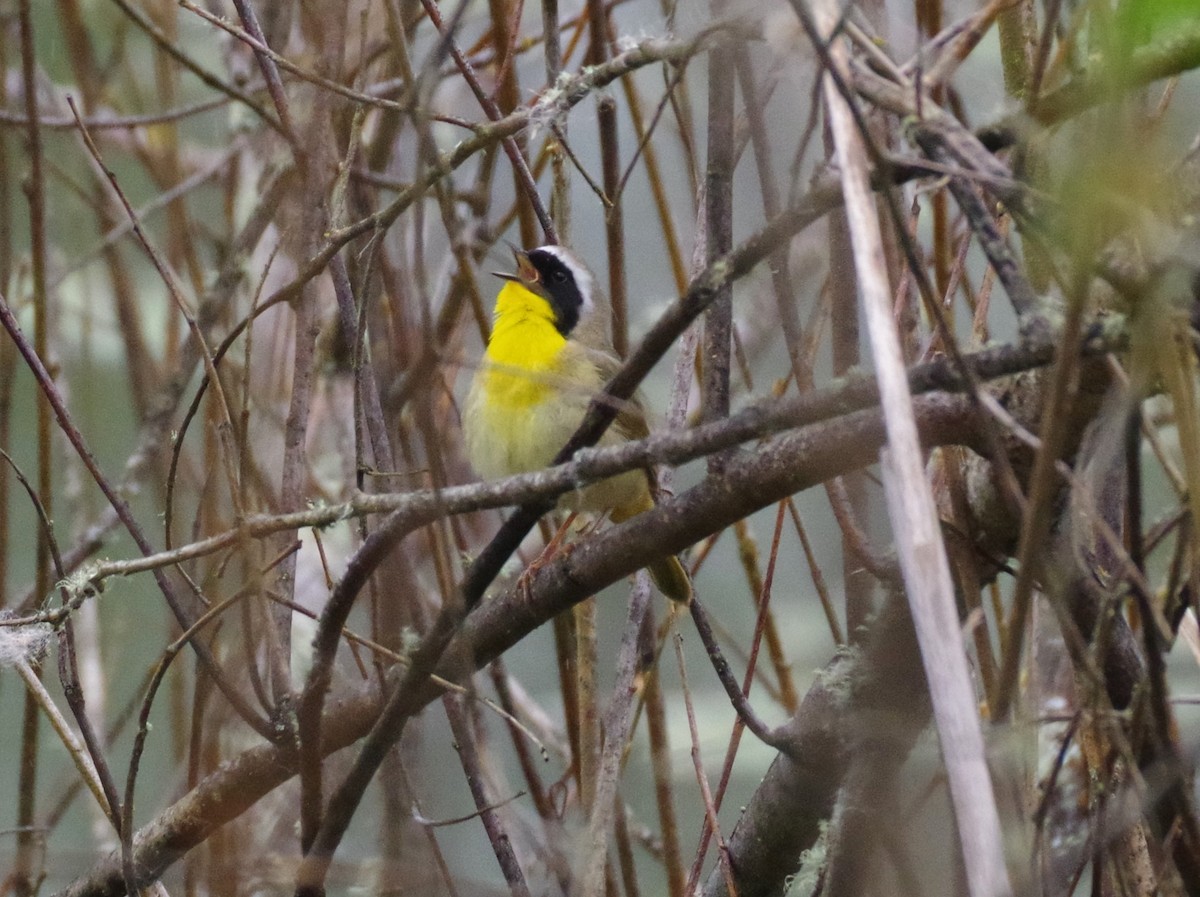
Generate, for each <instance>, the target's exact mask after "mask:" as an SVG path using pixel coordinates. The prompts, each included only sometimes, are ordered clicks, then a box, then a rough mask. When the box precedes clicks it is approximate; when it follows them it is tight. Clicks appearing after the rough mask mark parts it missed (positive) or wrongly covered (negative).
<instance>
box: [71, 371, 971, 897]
mask: <svg viewBox="0 0 1200 897" xmlns="http://www.w3.org/2000/svg"><path fill="white" fill-rule="evenodd" d="M916 408H917V414H918V422H919V424H920V426H921V432H922V435H923V438H924V440H925V444H926V445H927V446H932V445H940V444H947V443H967V444H973V443H974V442H975V441H976V435H977V434H976V420H975V416H974V414H973V413H972V412H971V410H970V408H969V405H968V402H967V400H966V399H963V398H959V397H951V396H946V395H940V394H939V395H931V396H925V397H922V398H918V399H917V401H916ZM882 442H883V424H882V421H881V419H880V416H879V413H878V412H877V411H861V412H857V413H855V414H852V415H848V416H846V417H845V418H841V419H839V420H837V421H834V422H831V423H825V424H820V425H814V426H809V427H804V428H802V429H799V430H796V431H793V432H790V433H787V434H785V435H783V436H780V437H779V438H777V439H775V440H774V441H772V442H770V443H768V444H767V445H766V446H764V447H763V448H761V449H759V450H757V451H755V452H754V453H753V454H750V453H741V454H735V455H733V456H732V457H731V459H730V463H729V465H728V467H727V469H726V472H725V473H724V475H722V476H720V477H712V478H709V479H707V480H705V481H704V482H702V483H701V484H700V485H698V486H696V487H694V488H693V489H691V490H689V491H687V492H685V493H683V494H681V495H679V496H677V497H676V498H674V499H672V500H670V501H667V502H664V503H663V504H661V505H659V506H658V507H657V508H656V509H655V510H653V511H648V512H646V513H645V514H641V515H639V516H637V517H635V518H633V519H632V520H630V521H628V522H627V523H625V524H622V525H621V526H618V527H613V528H612V529H610V530H607V531H605V532H603V533H601V534H598V535H597V536H596V537H594V538H592V539H589V540H588V541H586V542H584V543H582V544H581V545H579V546H578V547H577V548H576V549H575V550H574V551H572V552H571V553H569V554H568V555H565V556H561V555H560V556H559V557H558V558H557V559H556V560H554V561H552V562H551V563H549V564H548V565H547V566H545V567H544V568H542V569H541V570H540V571H539V572H538V573H537V574H536V575H534V576H533V577H532V579H531V581H530V587H529V590H528V592H527V593H526V592H525V591H524V590H510V591H509V592H508V593H506V594H504V595H498V596H496V597H495V598H493V599H491V600H488V601H485V602H484V603H482V604H481V605H480V606H479V607H478V608H476V609H475V611H474V612H473V613H472V614H471V615H470V616H469V617H468V618H467V620H466V622H465V624H464V625H463V627H462V630H461V631H460V632H459V633H458V635H457V636H456V637H455V639H454V641H453V642H452V643H451V645H450V647H449V649H448V650H447V651H446V652H445V657H446V658H469V659H470V663H471V666H472V667H474V668H475V669H479V668H481V667H483V666H484V665H486V664H487V663H489V662H491V661H492V660H493V659H494V658H496V657H498V656H499V655H500V654H502V653H503V652H504V651H506V650H508V649H509V648H511V647H512V646H513V645H515V644H516V643H517V642H519V641H520V640H521V639H523V638H525V636H527V635H528V634H529V633H531V632H533V631H534V630H535V629H536V628H538V627H539V626H541V625H542V624H543V623H545V622H546V621H548V620H550V619H551V618H552V617H553V616H554V615H555V614H557V613H560V612H561V611H563V610H565V609H566V608H568V607H570V606H571V605H572V604H574V603H576V602H577V601H579V600H580V599H581V598H582V597H584V596H586V595H589V594H593V593H595V592H597V591H599V590H600V589H602V588H604V587H605V586H607V585H609V584H611V583H613V582H615V581H616V580H618V579H620V578H622V577H623V576H626V575H628V574H629V573H632V572H633V571H635V570H638V569H641V568H642V567H644V566H645V565H646V563H647V562H648V561H649V560H651V559H653V558H654V557H658V556H661V555H662V554H664V553H666V552H670V551H677V550H679V549H680V548H682V547H684V546H686V545H690V544H692V543H694V542H697V541H699V540H700V539H702V538H704V537H705V536H706V535H708V534H710V533H712V532H716V531H717V530H719V529H721V528H723V527H725V526H728V525H729V524H731V523H732V522H733V521H735V520H737V519H739V518H740V517H743V516H745V515H747V514H749V513H752V512H753V511H755V510H758V509H759V508H762V507H765V506H767V505H769V504H772V503H774V502H776V501H779V500H780V499H781V498H783V497H784V496H787V495H791V494H793V493H794V492H797V491H800V490H802V489H806V488H809V487H811V486H814V485H817V484H818V483H820V482H822V481H824V480H825V479H828V478H829V477H832V476H836V475H838V474H841V473H845V472H847V471H848V470H852V469H854V468H856V467H858V466H862V465H864V464H868V463H871V462H872V461H873V460H874V459H875V456H876V455H877V453H878V451H879V447H880V445H881V444H882ZM453 666H454V664H453V663H451V662H450V661H449V660H444V661H443V663H442V664H441V665H440V666H439V667H438V674H439V675H440V674H442V673H446V675H447V678H455V677H456V676H457V675H461V674H462V672H463V671H462V670H461V669H457V670H456V669H452V667H453ZM439 693H440V690H439V689H438V687H437V686H436V685H434V684H432V683H429V682H426V683H425V684H424V685H423V686H422V687H421V688H420V689H418V690H416V691H414V692H413V693H411V694H409V695H405V696H404V699H403V701H402V702H400V706H399V707H398V710H399V712H400V715H401V719H402V720H403V719H407V718H408V717H411V716H412V715H413V714H415V713H416V712H418V711H419V710H420V709H421V708H422V707H424V706H425V705H426V704H427V703H429V702H430V701H431V700H433V699H434V698H436V697H437V696H438V695H439ZM379 711H380V706H379V702H378V697H377V695H376V694H374V693H367V694H362V695H358V696H356V697H353V698H350V699H346V700H342V701H334V702H333V703H332V705H331V707H330V709H329V710H328V711H327V714H326V720H325V722H324V725H323V726H322V732H323V737H322V739H321V746H320V750H321V753H322V754H324V755H328V754H329V753H332V752H333V751H337V750H340V749H342V748H344V747H346V746H348V745H350V744H353V743H354V742H355V741H357V740H358V739H360V738H362V737H363V736H364V735H365V734H366V733H367V732H368V731H370V730H371V728H372V727H373V726H375V725H377V723H378V722H379ZM297 768H298V757H297V754H296V752H295V751H294V750H291V749H289V748H287V747H275V746H273V745H261V746H259V747H255V748H251V749H250V750H248V751H245V752H244V753H242V754H240V755H239V756H237V757H236V758H234V759H232V760H230V761H229V762H228V763H226V764H224V765H223V766H221V767H220V768H219V769H217V770H216V771H214V772H213V773H212V774H210V775H209V776H208V777H207V778H206V779H204V781H202V782H201V783H200V784H199V785H198V786H197V787H196V788H195V789H193V790H192V791H191V792H190V793H188V794H187V795H186V796H184V797H183V798H182V799H181V800H180V801H178V802H177V803H176V804H174V805H173V806H172V807H170V808H168V809H167V810H166V811H164V812H163V813H162V814H161V815H160V816H159V817H158V819H156V820H155V821H154V822H152V823H150V824H149V825H147V826H146V827H144V828H143V829H142V830H141V831H140V832H138V833H137V835H136V836H135V838H134V860H135V863H136V866H137V869H138V870H139V873H140V875H141V878H140V880H139V882H140V883H148V882H150V881H152V880H153V879H155V878H157V877H159V876H160V875H161V874H162V873H163V872H164V871H165V870H166V869H167V868H168V867H169V866H170V865H171V864H172V863H174V862H175V861H177V860H178V859H179V858H180V857H182V856H183V855H184V854H185V853H186V852H187V851H188V850H190V849H191V848H192V847H195V846H197V845H198V844H201V843H203V842H204V841H205V840H206V839H207V838H208V837H210V836H211V835H212V834H213V832H215V831H216V830H217V829H218V828H220V827H221V826H222V825H224V824H225V823H226V822H229V821H230V820H232V819H234V818H236V817H237V816H238V815H240V814H241V813H243V812H245V811H246V810H248V809H249V808H250V807H252V806H253V805H254V803H255V802H256V801H257V800H259V799H260V798H261V797H263V796H264V795H265V794H267V793H268V792H270V791H271V790H272V789H274V788H276V787H278V786H279V785H281V784H282V783H283V782H285V781H287V780H288V779H289V778H291V777H292V776H293V775H295V774H296V772H297ZM122 893H124V880H123V878H122V874H121V864H120V859H119V857H118V856H116V855H110V856H109V857H106V858H105V859H104V860H102V861H100V862H99V863H97V864H96V866H95V867H93V869H92V870H91V872H90V873H88V874H87V875H86V876H84V877H82V878H80V879H79V880H77V881H76V882H74V883H73V884H72V885H71V886H70V887H68V888H67V889H66V890H64V891H62V892H61V897H117V895H119V894H122Z"/></svg>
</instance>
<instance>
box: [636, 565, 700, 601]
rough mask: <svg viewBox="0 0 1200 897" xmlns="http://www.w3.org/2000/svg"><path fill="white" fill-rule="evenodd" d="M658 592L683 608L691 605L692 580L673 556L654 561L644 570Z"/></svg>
mask: <svg viewBox="0 0 1200 897" xmlns="http://www.w3.org/2000/svg"><path fill="white" fill-rule="evenodd" d="M646 569H647V570H648V571H650V578H651V579H653V580H654V584H655V585H656V586H658V590H659V591H660V592H662V593H663V594H664V595H666V596H667V597H668V598H670V599H671V600H672V601H675V602H678V603H679V604H682V605H684V606H687V605H689V604H691V603H692V579H691V577H690V576H688V575H687V571H686V570H684V569H683V564H682V563H680V561H679V558H677V557H675V555H673V554H672V555H669V556H668V557H665V558H662V559H660V560H657V561H655V562H654V563H652V564H651V565H650V566H649V567H647V568H646Z"/></svg>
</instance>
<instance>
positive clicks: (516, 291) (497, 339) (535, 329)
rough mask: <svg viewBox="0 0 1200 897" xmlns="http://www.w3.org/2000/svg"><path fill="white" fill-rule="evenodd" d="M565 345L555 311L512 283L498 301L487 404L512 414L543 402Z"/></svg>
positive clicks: (490, 349)
mask: <svg viewBox="0 0 1200 897" xmlns="http://www.w3.org/2000/svg"><path fill="white" fill-rule="evenodd" d="M566 344H567V339H566V337H564V336H563V335H562V334H561V333H559V332H558V329H557V328H556V327H555V326H554V309H552V308H551V307H550V303H549V302H547V301H546V300H545V299H543V298H542V297H541V296H539V295H538V294H537V293H535V292H533V291H532V290H530V289H528V288H526V287H525V286H524V285H522V284H520V283H517V282H515V281H511V280H510V281H508V282H507V283H506V284H505V285H504V287H503V288H502V289H501V290H500V295H498V296H497V297H496V310H495V324H494V326H493V327H492V338H491V340H489V341H488V347H487V360H488V362H489V363H490V364H491V368H490V369H489V370H488V371H487V372H486V374H485V375H484V376H485V377H486V378H487V382H486V385H485V386H484V389H485V390H486V391H487V395H488V400H489V402H491V403H494V404H495V405H501V406H506V407H508V408H526V407H529V406H530V405H536V404H538V403H540V402H544V401H545V400H546V398H547V395H548V392H549V391H550V390H551V389H552V388H553V382H554V381H555V380H556V379H557V378H556V376H555V375H556V373H557V368H558V360H559V355H560V354H561V353H562V350H563V347H564V346H566Z"/></svg>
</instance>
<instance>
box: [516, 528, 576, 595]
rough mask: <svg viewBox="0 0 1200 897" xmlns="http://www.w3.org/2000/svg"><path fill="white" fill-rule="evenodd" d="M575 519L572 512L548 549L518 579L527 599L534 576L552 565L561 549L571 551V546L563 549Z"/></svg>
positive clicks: (519, 586)
mask: <svg viewBox="0 0 1200 897" xmlns="http://www.w3.org/2000/svg"><path fill="white" fill-rule="evenodd" d="M575 517H576V512H575V511H572V512H571V513H570V515H569V516H568V517H567V519H566V520H565V521H564V522H563V524H562V526H560V527H559V528H558V529H557V530H556V531H555V533H554V535H553V536H552V537H551V539H550V541H549V542H547V543H546V547H545V548H543V549H542V551H541V553H540V554H539V555H538V556H537V557H535V558H534V559H533V561H532V562H530V564H529V566H528V567H526V568H525V569H524V570H523V571H522V572H521V575H520V576H519V577H518V578H517V588H518V589H520V590H521V593H522V594H523V595H524V596H525V597H526V598H528V597H529V583H530V581H531V580H532V579H533V577H534V575H535V574H536V573H537V572H538V571H539V570H541V569H542V568H543V567H545V566H546V565H547V564H548V563H550V560H551V558H553V557H554V556H555V555H556V554H558V552H559V550H560V549H561V550H563V551H567V552H569V551H570V550H571V548H572V546H571V545H567V546H566V547H565V548H562V541H563V539H565V538H566V535H567V532H568V531H569V530H570V529H571V524H572V523H574V522H575Z"/></svg>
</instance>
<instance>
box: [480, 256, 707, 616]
mask: <svg viewBox="0 0 1200 897" xmlns="http://www.w3.org/2000/svg"><path fill="white" fill-rule="evenodd" d="M511 249H512V251H513V256H514V258H515V260H516V267H517V270H516V272H515V273H511V274H508V273H500V272H496V273H497V276H499V277H501V278H503V280H504V281H505V282H504V285H503V286H502V287H501V288H500V292H499V293H498V294H497V296H496V306H495V309H494V311H493V313H492V317H493V324H492V334H491V337H490V339H489V340H488V345H487V350H486V352H485V354H484V359H483V363H482V364H481V365H480V366H479V368H478V369H477V370H476V372H475V376H474V378H473V380H472V383H471V388H470V391H469V392H468V394H467V401H466V404H465V406H464V412H463V432H464V441H465V447H466V453H467V458H468V460H469V461H470V462H471V466H472V467H474V468H475V471H476V472H477V473H478V474H479V475H480V476H483V477H485V478H493V477H504V476H511V475H512V474H517V473H527V472H530V471H534V470H540V469H542V468H544V467H547V466H549V465H550V464H551V462H552V461H553V460H554V456H555V455H556V454H557V453H558V451H559V449H561V448H562V447H563V445H565V444H566V442H567V440H568V439H569V438H570V437H571V435H572V434H573V433H574V432H575V431H576V430H577V429H578V428H579V425H580V423H581V422H582V421H583V417H584V414H585V413H586V412H587V408H588V405H589V404H590V403H591V400H592V399H593V398H594V397H595V396H596V395H597V394H599V393H600V392H601V391H602V390H603V388H604V385H605V384H606V383H607V382H608V381H609V380H610V379H612V377H613V375H614V374H615V373H616V372H617V370H618V369H619V368H620V366H621V360H620V358H618V356H617V354H616V352H615V351H614V350H613V348H612V336H611V323H610V321H611V308H610V305H609V302H608V298H607V297H606V296H605V295H604V293H603V291H602V290H601V289H600V288H599V286H598V285H597V283H596V278H595V276H594V275H593V274H592V272H591V271H590V270H589V269H588V267H587V265H585V264H584V263H583V261H582V260H580V259H579V258H578V257H577V256H576V255H575V254H574V253H572V252H571V251H570V250H568V249H566V248H565V247H562V246H555V245H549V246H539V247H538V248H536V249H530V250H528V251H525V250H523V249H519V248H517V247H516V246H511ZM649 432H650V429H649V425H648V423H647V419H646V414H645V411H644V409H643V405H642V402H641V400H640V398H639V397H636V396H635V397H634V398H633V399H631V400H630V401H628V402H626V403H624V404H622V406H621V408H620V410H619V411H618V412H617V416H616V419H615V420H614V421H613V423H612V424H611V425H610V426H609V428H608V429H607V430H606V431H605V433H604V435H603V436H602V437H601V438H600V442H599V444H600V445H601V446H612V445H619V444H621V443H623V442H628V441H631V440H635V439H641V438H643V437H645V436H647V435H649ZM652 476H653V474H652V472H651V471H649V470H644V469H641V470H630V471H626V472H625V473H620V474H617V475H616V476H613V477H609V478H608V479H605V480H601V481H600V482H598V483H592V484H590V485H588V486H585V487H583V488H582V489H578V490H575V491H574V492H571V493H567V494H566V495H564V496H563V498H562V499H560V502H559V504H560V507H564V508H566V509H568V510H572V511H583V512H587V513H592V514H604V513H606V512H607V513H608V516H609V519H611V520H612V521H613V522H614V523H621V522H622V521H624V520H628V519H629V518H631V517H633V516H635V515H637V514H640V513H642V512H643V511H648V510H650V509H651V508H653V507H654V493H653V491H652V489H651V482H652V480H651V477H652ZM647 570H648V571H649V573H650V577H651V579H653V581H654V583H655V585H657V586H658V589H659V591H661V592H662V593H663V594H664V595H665V596H666V597H667V598H669V599H671V600H672V601H674V602H677V603H680V604H685V605H686V604H688V603H690V601H691V599H692V593H693V589H692V583H691V579H690V578H689V577H688V575H687V573H686V571H685V570H684V569H683V565H682V564H681V563H680V561H679V558H677V557H676V556H675V555H668V556H666V557H663V558H659V559H657V560H655V561H653V562H652V563H651V564H650V565H649V566H648V567H647Z"/></svg>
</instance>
